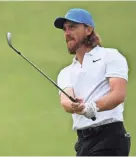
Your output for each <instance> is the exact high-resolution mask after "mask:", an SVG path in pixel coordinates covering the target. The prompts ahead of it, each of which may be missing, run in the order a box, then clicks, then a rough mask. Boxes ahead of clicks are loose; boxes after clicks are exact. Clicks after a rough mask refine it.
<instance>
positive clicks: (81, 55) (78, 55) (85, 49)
mask: <svg viewBox="0 0 136 157" xmlns="http://www.w3.org/2000/svg"><path fill="white" fill-rule="evenodd" d="M91 49H92V48H91V47H80V48H79V49H78V50H77V51H76V59H77V60H78V61H79V62H80V64H82V62H83V58H84V55H85V53H87V52H89V51H91Z"/></svg>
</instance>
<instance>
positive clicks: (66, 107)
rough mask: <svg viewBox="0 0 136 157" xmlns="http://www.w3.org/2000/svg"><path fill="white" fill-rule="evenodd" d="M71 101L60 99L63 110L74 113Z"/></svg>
mask: <svg viewBox="0 0 136 157" xmlns="http://www.w3.org/2000/svg"><path fill="white" fill-rule="evenodd" d="M71 104H72V101H70V100H68V99H65V100H62V101H61V106H62V107H63V108H64V110H65V111H66V112H68V113H74V112H73V109H72V107H71Z"/></svg>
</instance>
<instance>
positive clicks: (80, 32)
mask: <svg viewBox="0 0 136 157" xmlns="http://www.w3.org/2000/svg"><path fill="white" fill-rule="evenodd" d="M63 30H64V36H65V39H66V43H67V48H68V50H69V51H70V52H71V53H72V52H76V50H77V49H78V48H79V45H80V44H81V41H82V40H83V39H84V37H85V32H86V31H85V27H84V25H83V24H77V23H74V22H71V21H66V22H65V24H64V27H63Z"/></svg>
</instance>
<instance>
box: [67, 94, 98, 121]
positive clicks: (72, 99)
mask: <svg viewBox="0 0 136 157" xmlns="http://www.w3.org/2000/svg"><path fill="white" fill-rule="evenodd" d="M69 99H70V100H71V101H73V102H75V103H76V102H77V101H76V100H75V99H74V98H73V97H71V96H69ZM91 119H92V121H95V120H96V117H92V118H91Z"/></svg>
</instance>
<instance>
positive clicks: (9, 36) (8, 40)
mask: <svg viewBox="0 0 136 157" xmlns="http://www.w3.org/2000/svg"><path fill="white" fill-rule="evenodd" d="M6 38H7V42H8V45H9V46H10V47H11V48H12V49H13V50H14V51H15V52H16V53H17V54H19V55H20V56H22V57H23V58H24V59H25V60H26V61H27V62H28V63H30V64H31V65H32V66H33V67H34V68H35V69H36V70H37V71H39V72H40V73H41V74H42V75H43V76H44V77H45V78H46V79H48V80H49V81H50V82H51V83H52V84H53V85H54V86H55V87H57V88H58V89H59V90H60V91H61V92H62V93H64V94H65V95H66V96H67V97H68V98H69V99H70V100H71V101H72V102H76V100H75V99H74V98H73V97H71V96H70V95H68V94H67V93H66V92H65V91H64V90H63V89H61V88H60V87H59V86H58V85H57V84H56V83H55V82H54V81H53V80H52V79H51V78H50V77H48V76H47V75H46V74H45V73H43V72H42V71H41V70H40V69H39V68H38V67H36V66H35V65H34V64H33V63H32V62H31V61H30V60H28V59H27V58H26V57H25V56H24V55H23V54H22V53H21V52H20V51H18V50H17V49H16V48H14V47H13V45H12V42H11V39H12V38H11V33H10V32H8V33H7V35H6ZM95 119H96V117H93V118H92V120H95Z"/></svg>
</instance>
